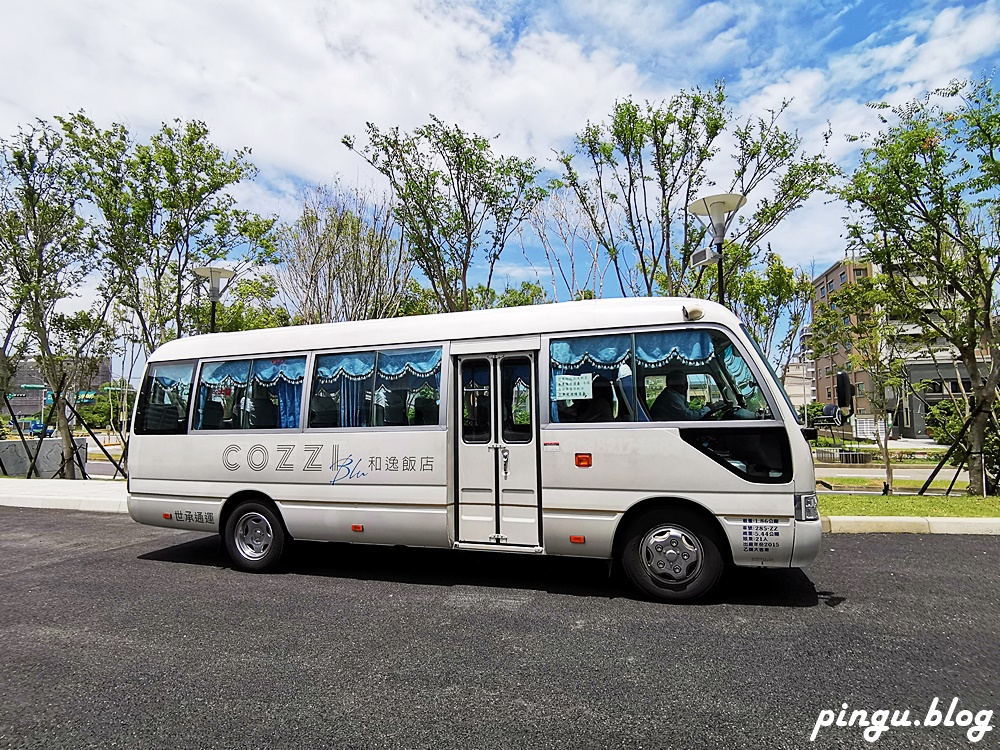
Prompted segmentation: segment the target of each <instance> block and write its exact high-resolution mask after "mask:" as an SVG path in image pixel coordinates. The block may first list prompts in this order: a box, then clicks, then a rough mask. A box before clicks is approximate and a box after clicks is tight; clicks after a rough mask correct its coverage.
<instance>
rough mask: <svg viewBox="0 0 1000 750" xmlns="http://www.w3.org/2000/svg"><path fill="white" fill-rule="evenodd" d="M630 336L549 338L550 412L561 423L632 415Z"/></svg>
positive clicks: (621, 419)
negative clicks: (550, 339)
mask: <svg viewBox="0 0 1000 750" xmlns="http://www.w3.org/2000/svg"><path fill="white" fill-rule="evenodd" d="M632 358H633V357H632V336H631V335H628V334H626V335H621V334H618V335H611V336H581V337H579V338H571V339H553V340H552V341H551V342H550V343H549V367H550V369H549V373H550V382H551V386H550V389H551V393H550V401H551V404H552V407H551V412H550V418H551V420H552V421H553V422H558V423H602V422H631V421H634V409H633V407H632V403H631V400H632V398H633V397H634V395H633V390H634V389H633V387H632V369H633V368H632V365H631V362H632Z"/></svg>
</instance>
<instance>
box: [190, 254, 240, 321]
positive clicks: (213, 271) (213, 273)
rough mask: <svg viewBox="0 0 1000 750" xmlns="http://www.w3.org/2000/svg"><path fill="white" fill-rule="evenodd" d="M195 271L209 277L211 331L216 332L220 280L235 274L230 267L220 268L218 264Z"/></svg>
mask: <svg viewBox="0 0 1000 750" xmlns="http://www.w3.org/2000/svg"><path fill="white" fill-rule="evenodd" d="M194 272H195V273H196V274H198V275H199V276H202V277H204V278H206V279H208V299H209V301H210V302H211V303H212V322H211V324H210V333H215V306H216V304H218V302H219V296H220V295H221V293H222V291H221V289H220V282H221V281H222V279H231V278H233V276H235V275H236V274H234V273H233V272H232V271H230V270H229V269H228V268H220V267H218V266H202V267H201V268H196V269H194Z"/></svg>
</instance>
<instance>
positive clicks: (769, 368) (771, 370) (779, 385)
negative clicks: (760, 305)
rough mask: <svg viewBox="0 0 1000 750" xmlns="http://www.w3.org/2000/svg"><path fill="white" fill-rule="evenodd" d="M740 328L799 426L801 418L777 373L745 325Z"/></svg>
mask: <svg viewBox="0 0 1000 750" xmlns="http://www.w3.org/2000/svg"><path fill="white" fill-rule="evenodd" d="M740 328H742V329H743V333H745V334H746V337H747V339H749V340H750V343H751V344H753V348H754V349H755V350H756V351H757V354H758V356H759V357H760V358H761V361H762V362H763V363H764V364H765V365H767V371H768V372H769V373H770V375H771V380H772V381H773V382H774V384H775V386H777V388H778V391H779V392H780V393H781V395H782V396H783V397H784V399H785V403H786V404H788V408H789V409H791V410H792V414H793V415H794V416H795V421H796V422H798V423H799V424H802V418H801V417H799V411H798V409H796V408H795V405H794V404H792V399H791V398H790V397H789V396H788V392H787V391H786V390H785V386H784V385H782V383H781V378H779V377H778V373H776V372H775V371H774V366H773V365H772V364H771V360H769V359H768V358H767V357H766V356H765V355H764V351H763V350H762V349H761V348H760V344H758V343H757V339H756V338H754V335H753V334H752V333H750V331H749V329H748V328H747V327H746V325H744V324H742V323H741V324H740Z"/></svg>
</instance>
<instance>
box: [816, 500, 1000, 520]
mask: <svg viewBox="0 0 1000 750" xmlns="http://www.w3.org/2000/svg"><path fill="white" fill-rule="evenodd" d="M819 512H820V514H821V515H824V516H936V517H940V516H951V517H964V518H1000V497H986V498H984V497H973V496H971V495H961V494H959V495H951V496H949V497H944V496H941V495H937V496H935V495H922V496H917V495H887V496H883V495H820V496H819Z"/></svg>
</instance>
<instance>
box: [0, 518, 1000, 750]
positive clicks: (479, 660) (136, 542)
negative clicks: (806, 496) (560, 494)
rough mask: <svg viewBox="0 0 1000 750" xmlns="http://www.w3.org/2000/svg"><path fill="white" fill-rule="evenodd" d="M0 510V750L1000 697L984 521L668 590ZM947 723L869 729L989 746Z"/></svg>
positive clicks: (220, 743) (285, 739)
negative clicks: (701, 590)
mask: <svg viewBox="0 0 1000 750" xmlns="http://www.w3.org/2000/svg"><path fill="white" fill-rule="evenodd" d="M0 523H2V529H3V533H2V535H0V571H2V572H0V580H2V592H3V604H4V606H3V607H2V608H0V665H2V666H0V747H38V748H61V747H72V748H81V747H101V748H110V747H126V748H146V747H149V748H173V747H220V748H223V747H224V748H229V747H232V748H249V747H294V748H297V749H304V748H320V747H329V748H345V747H358V748H361V747H373V748H411V747H427V748H431V747H433V748H469V749H473V748H489V747H506V748H536V747H537V748H543V747H560V748H563V747H565V748H604V747H624V748H639V747H642V748H710V747H711V748H743V747H746V748H799V747H804V746H810V743H809V736H810V734H811V733H812V731H813V729H814V726H815V724H816V722H817V718H818V717H819V716H820V712H821V711H823V710H840V707H841V704H842V703H844V702H846V703H848V704H849V706H850V708H851V709H864V710H867V711H869V712H870V711H874V710H878V709H889V710H892V709H896V710H900V711H902V710H904V709H909V710H910V712H911V715H910V718H911V719H913V718H921V719H923V718H924V716H925V714H926V713H927V709H928V707H929V706H930V705H931V702H932V701H933V699H934V698H939V699H941V700H942V701H944V702H945V704H946V705H947V704H948V703H950V701H951V700H952V698H955V697H957V698H959V699H960V705H959V707H958V708H959V710H962V709H969V710H972V711H973V712H974V713H975V712H979V711H982V710H988V709H989V710H993V711H995V712H997V714H1000V677H998V675H997V669H998V666H1000V618H998V613H1000V577H998V576H997V573H996V563H997V560H998V559H1000V537H952V536H911V535H872V536H853V535H849V536H836V537H828V538H827V539H826V540H825V543H824V546H823V555H822V557H821V558H820V559H819V560H818V561H817V563H816V564H815V565H814V566H813V567H812V569H810V570H809V571H807V572H800V571H738V572H736V573H733V574H730V575H729V576H728V578H727V579H726V580H725V585H724V586H723V588H722V589H721V591H719V593H718V595H717V596H715V598H713V599H712V600H710V601H709V602H707V603H704V604H700V605H689V606H669V605H661V604H654V603H650V602H645V601H641V600H639V599H637V598H635V597H634V596H633V594H632V593H631V591H630V590H629V589H628V588H627V587H626V586H625V585H624V584H623V583H621V582H620V581H619V580H618V579H617V578H612V579H609V578H608V577H607V575H606V569H605V566H604V565H603V564H602V563H599V562H595V561H585V560H584V561H580V560H569V559H556V558H551V559H550V558H541V557H522V556H515V555H502V554H486V553H474V552H453V551H443V550H406V549H398V548H375V547H368V548H365V547H348V546H345V545H323V544H300V545H299V546H298V547H297V548H296V551H295V553H294V554H293V555H292V556H291V559H290V560H289V561H288V564H287V565H286V568H285V570H284V571H283V572H282V573H279V574H274V575H256V576H255V575H249V574H244V573H240V572H237V571H235V570H233V569H231V567H230V565H229V563H228V560H227V558H226V557H225V556H224V554H223V553H221V552H220V550H219V547H218V540H217V538H216V537H210V536H205V535H202V534H198V533H192V532H171V531H168V530H164V529H155V528H149V527H143V526H139V525H137V524H134V523H132V522H131V521H130V520H129V519H128V518H127V517H122V516H117V515H105V514H96V513H89V514H87V513H77V512H72V511H52V510H32V509H17V508H0ZM956 715H957V714H956ZM991 723H993V724H996V723H997V720H996V719H993V720H992V721H991ZM861 732H862V730H861V729H860V728H859V727H831V728H826V729H821V730H820V731H819V734H818V736H817V740H816V742H815V743H813V744H812V745H811V746H813V747H827V748H852V747H871V745H870V744H869V743H867V742H865V741H864V739H863V737H862V734H861ZM965 732H966V730H964V729H962V728H961V727H958V726H953V727H944V726H938V727H933V728H927V727H923V726H921V727H908V728H902V727H897V728H892V729H890V730H889V731H887V732H886V733H885V734H883V735H882V737H881V739H879V740H878V742H877V743H876V746H877V747H888V748H895V747H913V748H957V747H971V746H977V747H998V746H1000V730H994V731H992V732H990V733H988V734H987V735H986V737H985V739H983V741H982V742H980V743H978V745H970V743H969V742H968V741H967V739H966V734H965Z"/></svg>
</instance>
